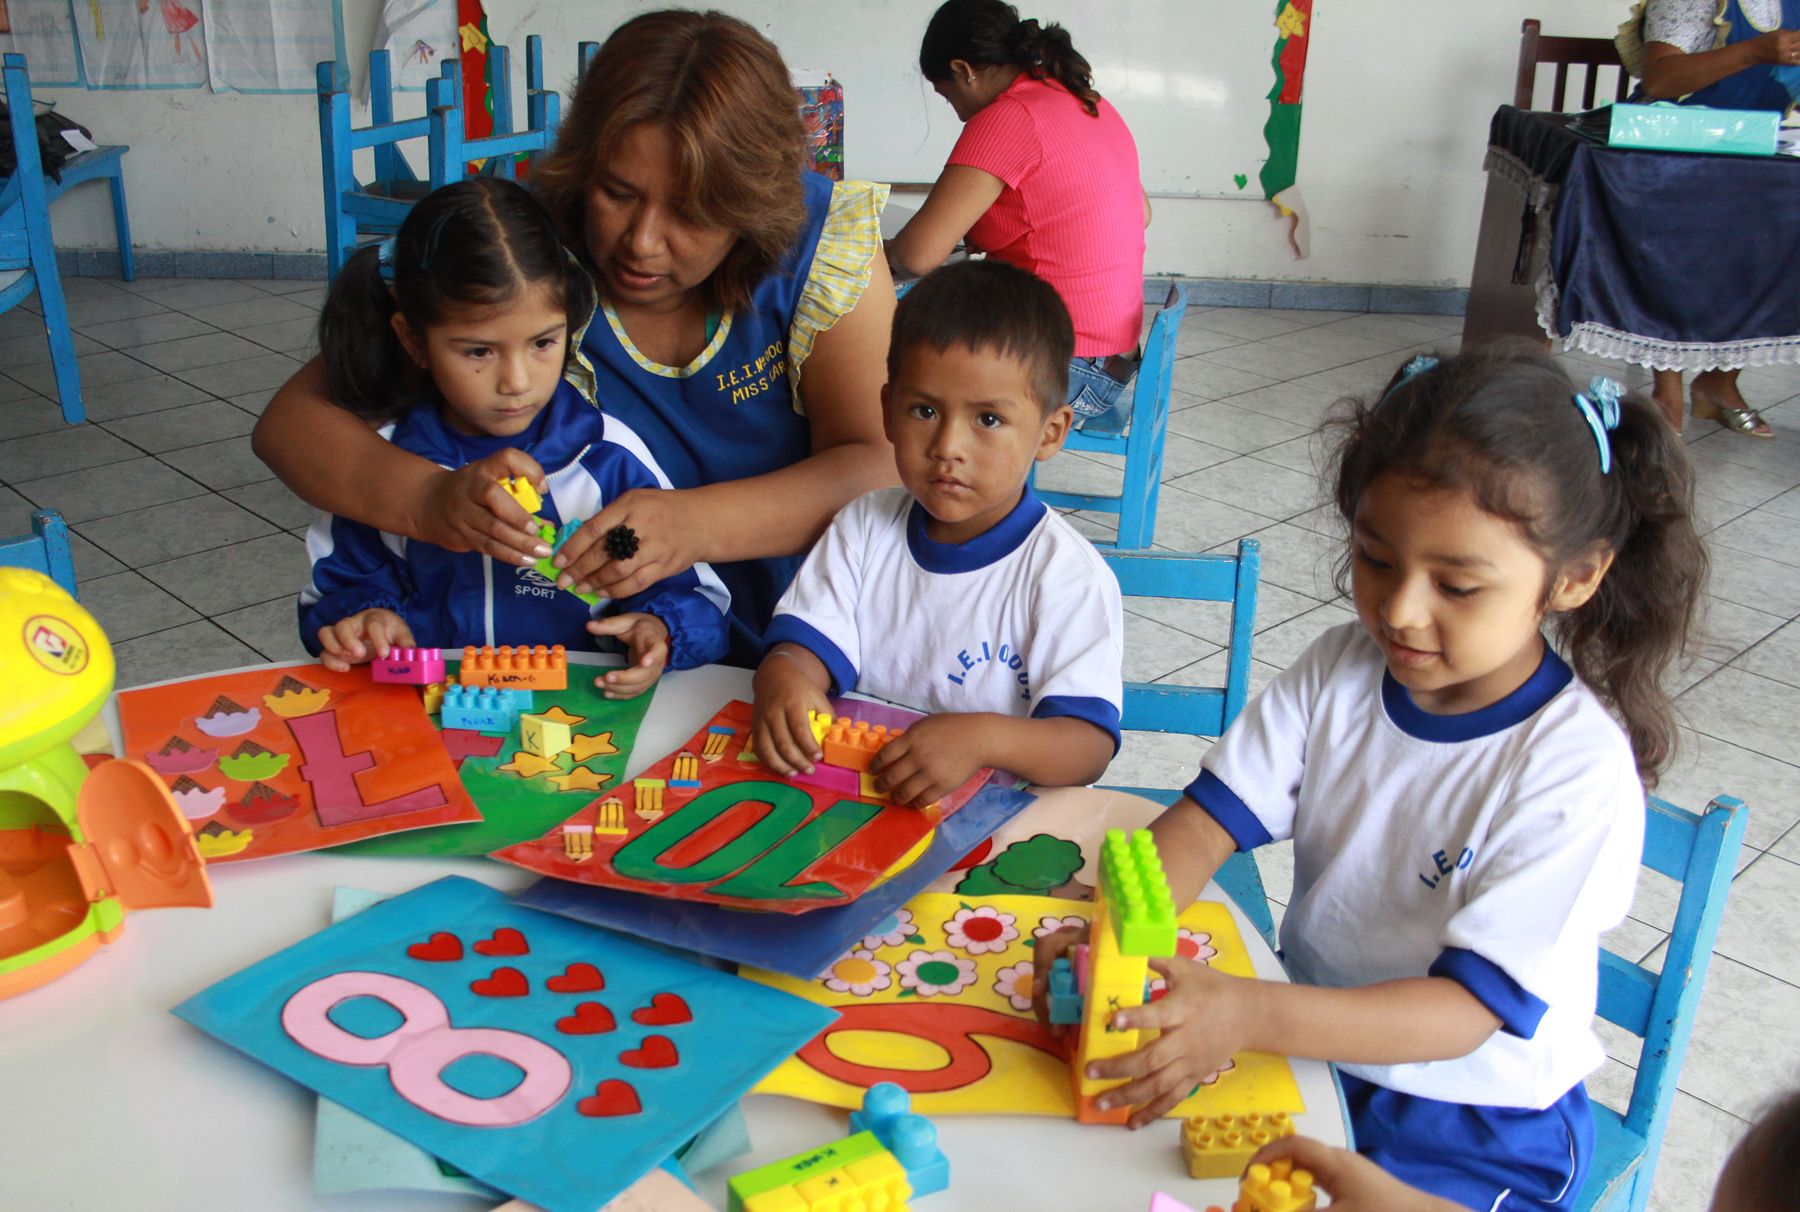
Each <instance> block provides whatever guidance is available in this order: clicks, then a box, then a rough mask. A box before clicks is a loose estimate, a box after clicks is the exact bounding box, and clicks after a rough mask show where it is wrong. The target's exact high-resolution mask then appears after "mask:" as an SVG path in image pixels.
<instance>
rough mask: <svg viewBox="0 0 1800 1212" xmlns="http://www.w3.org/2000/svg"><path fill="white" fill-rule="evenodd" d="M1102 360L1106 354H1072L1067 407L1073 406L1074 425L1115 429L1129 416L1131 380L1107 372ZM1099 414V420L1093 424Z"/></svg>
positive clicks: (1098, 429) (1107, 429)
mask: <svg viewBox="0 0 1800 1212" xmlns="http://www.w3.org/2000/svg"><path fill="white" fill-rule="evenodd" d="M1106 363H1107V359H1106V358H1076V359H1075V360H1074V361H1072V362H1070V363H1069V407H1070V408H1073V409H1074V410H1075V427H1076V428H1077V429H1085V428H1087V427H1088V426H1090V425H1093V428H1094V429H1095V430H1096V431H1101V430H1104V431H1106V432H1109V433H1119V432H1121V431H1122V430H1124V428H1125V422H1127V421H1129V420H1130V419H1131V390H1130V388H1131V383H1130V381H1129V380H1127V381H1126V382H1124V383H1121V382H1119V381H1118V380H1117V379H1115V378H1113V377H1112V376H1111V375H1109V374H1107V373H1106V370H1105V366H1106ZM1102 417H1104V418H1105V421H1104V422H1103V423H1102V424H1098V425H1094V424H1093V423H1094V422H1095V421H1096V420H1097V419H1099V418H1102Z"/></svg>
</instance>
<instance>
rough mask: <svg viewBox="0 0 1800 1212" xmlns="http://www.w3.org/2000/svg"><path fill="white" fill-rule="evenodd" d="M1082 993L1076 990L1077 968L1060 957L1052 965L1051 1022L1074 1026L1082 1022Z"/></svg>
mask: <svg viewBox="0 0 1800 1212" xmlns="http://www.w3.org/2000/svg"><path fill="white" fill-rule="evenodd" d="M1081 1001H1082V998H1081V993H1080V991H1079V990H1077V989H1076V988H1075V966H1074V965H1073V964H1071V963H1069V957H1068V956H1066V955H1059V956H1057V958H1056V962H1055V963H1053V964H1051V965H1050V1021H1051V1022H1053V1023H1056V1024H1059V1025H1061V1026H1072V1025H1074V1024H1075V1023H1079V1022H1080V1021H1081Z"/></svg>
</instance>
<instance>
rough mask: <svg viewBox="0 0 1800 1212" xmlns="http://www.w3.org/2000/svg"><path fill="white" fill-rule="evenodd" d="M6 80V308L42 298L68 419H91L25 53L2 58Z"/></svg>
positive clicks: (1, 196)
mask: <svg viewBox="0 0 1800 1212" xmlns="http://www.w3.org/2000/svg"><path fill="white" fill-rule="evenodd" d="M0 74H4V77H5V83H6V108H7V113H8V120H7V126H8V128H9V131H8V135H7V137H8V138H10V139H11V140H12V142H13V153H14V155H15V156H16V157H17V164H18V167H17V169H15V170H14V172H13V175H12V176H11V177H10V178H8V179H7V180H6V181H4V182H0V312H4V311H7V310H9V309H11V308H12V307H14V306H16V305H17V304H19V303H22V302H24V301H25V300H26V299H29V298H30V297H31V293H32V291H34V290H35V291H36V292H37V294H38V297H39V299H40V300H41V301H42V307H43V312H44V332H45V335H47V336H48V337H49V339H50V363H51V369H52V370H53V371H54V372H55V375H56V396H57V400H58V401H59V402H60V403H61V404H62V414H63V420H65V421H67V422H68V423H69V424H71V425H79V424H81V423H82V422H83V421H85V420H87V410H86V409H84V408H83V407H82V404H81V374H80V371H79V368H78V367H77V365H76V362H75V341H74V338H73V336H72V334H71V333H70V331H69V306H68V303H67V302H66V301H65V300H64V299H63V289H62V276H61V275H60V274H59V273H58V272H57V269H56V246H55V243H54V242H53V240H52V238H51V234H50V197H49V192H48V190H47V189H46V188H45V186H46V182H45V180H44V163H43V160H42V159H41V158H40V157H39V155H38V141H37V123H36V122H35V121H34V120H33V118H32V111H31V78H30V76H29V75H27V73H26V69H25V56H23V55H14V54H8V55H7V56H6V58H5V60H4V63H0Z"/></svg>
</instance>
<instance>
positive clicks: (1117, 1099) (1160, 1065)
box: [1087, 959, 1261, 1128]
mask: <svg viewBox="0 0 1800 1212" xmlns="http://www.w3.org/2000/svg"><path fill="white" fill-rule="evenodd" d="M1150 968H1151V970H1152V971H1154V972H1156V973H1157V974H1158V975H1160V976H1162V977H1164V978H1166V979H1167V980H1168V982H1169V991H1168V993H1166V994H1165V995H1164V996H1163V997H1162V998H1160V999H1158V1000H1157V1001H1154V1002H1150V1003H1149V1004H1147V1005H1143V1006H1132V1007H1129V1008H1128V1009H1124V1010H1117V1011H1114V1012H1113V1016H1112V1023H1111V1026H1112V1027H1114V1028H1116V1029H1119V1030H1144V1029H1150V1028H1154V1029H1156V1030H1158V1031H1161V1032H1162V1034H1161V1035H1159V1036H1157V1038H1155V1039H1153V1040H1151V1041H1150V1042H1149V1043H1147V1044H1145V1045H1144V1046H1143V1047H1141V1048H1139V1049H1138V1050H1137V1051H1136V1052H1131V1053H1128V1054H1126V1055H1124V1056H1114V1057H1108V1058H1107V1059H1105V1060H1097V1061H1093V1062H1091V1063H1090V1064H1089V1065H1088V1068H1087V1075H1088V1076H1089V1077H1091V1078H1097V1079H1102V1080H1104V1079H1107V1078H1120V1077H1122V1078H1126V1079H1128V1080H1127V1081H1126V1083H1125V1084H1124V1085H1123V1086H1119V1087H1117V1088H1116V1089H1112V1090H1108V1091H1106V1092H1105V1093H1104V1094H1102V1095H1100V1098H1099V1106H1100V1109H1101V1110H1103V1111H1108V1110H1111V1109H1112V1108H1114V1107H1126V1106H1130V1107H1136V1108H1137V1110H1136V1111H1133V1112H1132V1113H1131V1119H1130V1120H1128V1121H1127V1123H1126V1126H1127V1127H1129V1128H1142V1127H1143V1126H1144V1125H1145V1124H1153V1123H1155V1122H1156V1121H1157V1120H1159V1119H1161V1118H1162V1117H1163V1116H1165V1115H1167V1114H1168V1113H1169V1112H1170V1111H1171V1110H1173V1109H1174V1107H1175V1104H1176V1103H1179V1102H1180V1101H1181V1100H1182V1099H1184V1098H1186V1097H1187V1096H1188V1095H1189V1094H1191V1093H1192V1092H1193V1090H1194V1088H1195V1087H1196V1086H1198V1085H1199V1084H1200V1083H1201V1082H1203V1081H1205V1080H1207V1079H1208V1078H1210V1077H1212V1076H1213V1075H1214V1074H1216V1073H1218V1072H1219V1071H1220V1070H1221V1069H1223V1068H1225V1066H1226V1065H1227V1064H1228V1063H1230V1061H1231V1056H1232V1054H1233V1053H1234V1052H1238V1051H1240V1050H1242V1049H1243V1048H1244V1046H1245V1041H1246V1040H1247V1039H1248V1037H1249V1024H1250V1023H1252V1022H1253V1021H1254V1018H1255V1015H1256V1014H1257V1009H1256V1002H1257V996H1256V995H1257V992H1258V990H1259V988H1260V987H1261V982H1260V981H1254V980H1246V979H1244V978H1243V977H1237V976H1227V975H1225V974H1224V973H1222V972H1214V971H1213V970H1212V969H1211V968H1208V967H1207V966H1206V965H1205V964H1202V963H1199V962H1197V961H1195V960H1189V959H1153V960H1151V961H1150Z"/></svg>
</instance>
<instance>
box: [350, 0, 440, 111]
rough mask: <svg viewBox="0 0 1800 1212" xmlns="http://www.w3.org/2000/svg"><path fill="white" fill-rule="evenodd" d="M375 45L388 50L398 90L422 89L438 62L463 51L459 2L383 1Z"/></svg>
mask: <svg viewBox="0 0 1800 1212" xmlns="http://www.w3.org/2000/svg"><path fill="white" fill-rule="evenodd" d="M375 45H376V46H377V47H385V48H387V53H388V61H389V63H390V64H391V65H392V67H393V73H394V87H395V88H403V89H423V88H424V87H425V82H426V81H427V80H429V79H431V78H432V77H433V76H435V75H437V74H438V71H439V66H438V65H439V61H440V60H442V59H446V58H449V59H454V58H456V56H457V52H458V51H459V50H460V48H461V41H460V37H459V35H458V34H457V32H456V0H383V3H382V5H381V16H380V18H379V19H378V20H377V22H376V25H375ZM365 87H366V86H365Z"/></svg>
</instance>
